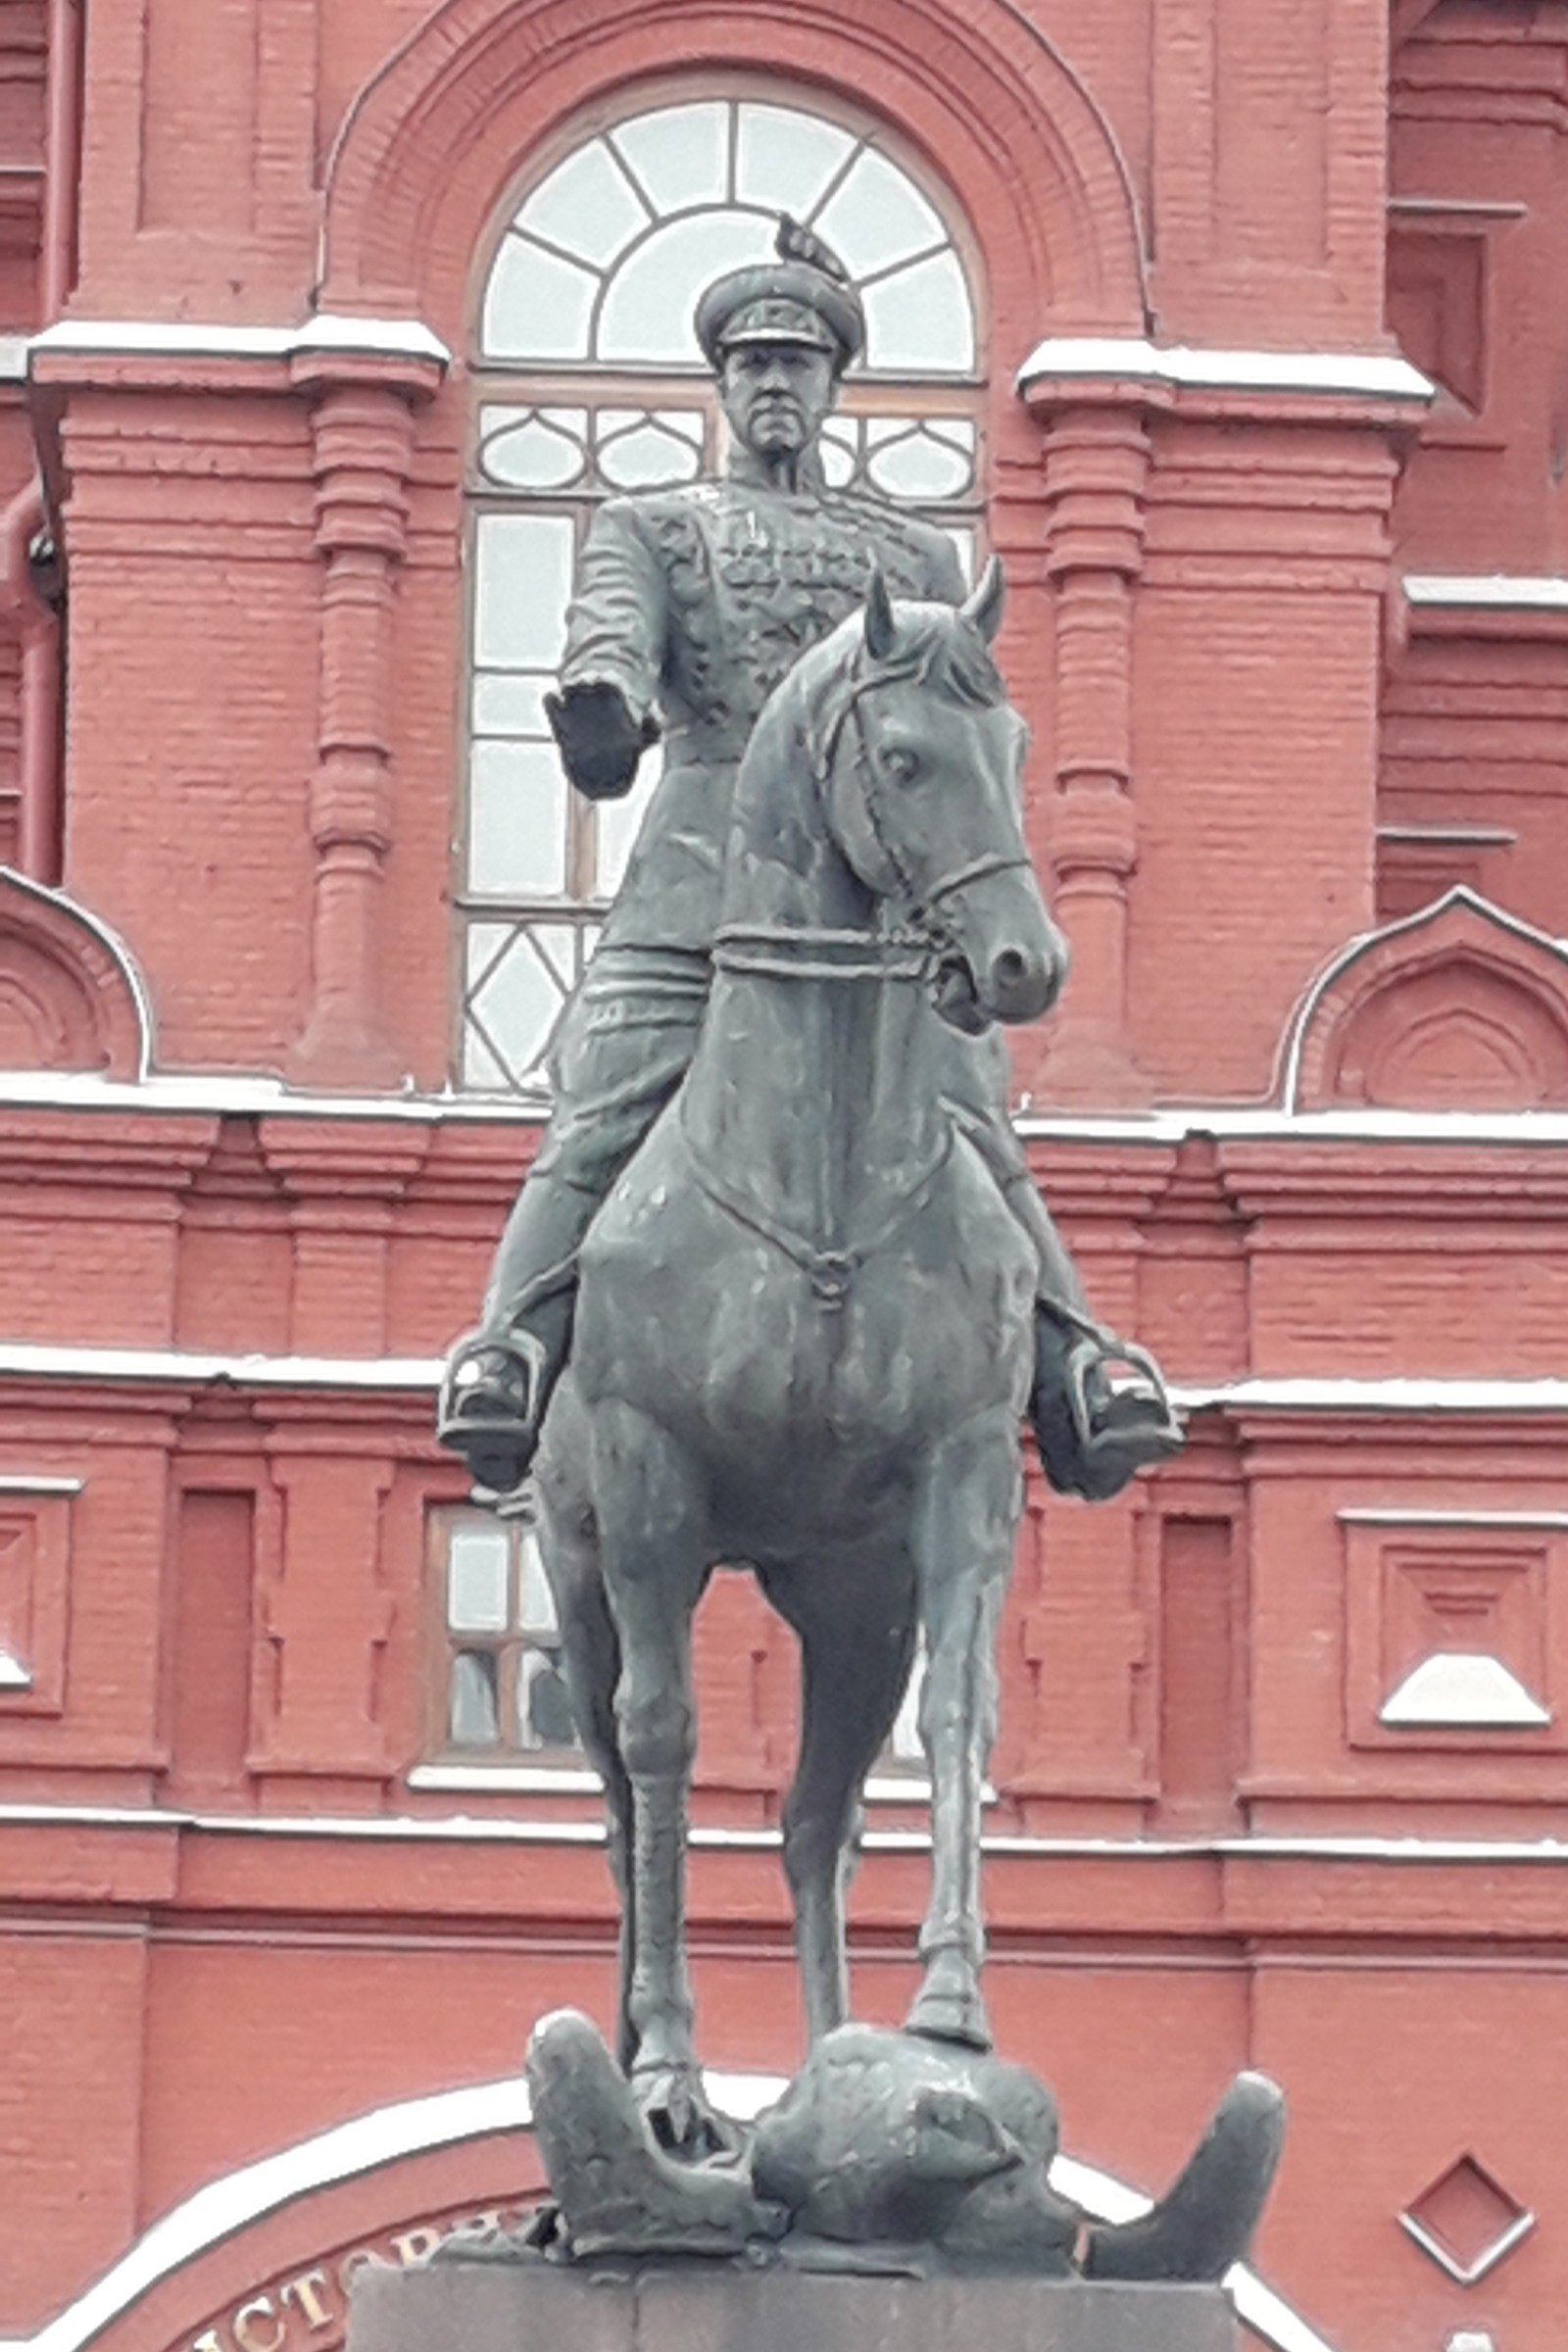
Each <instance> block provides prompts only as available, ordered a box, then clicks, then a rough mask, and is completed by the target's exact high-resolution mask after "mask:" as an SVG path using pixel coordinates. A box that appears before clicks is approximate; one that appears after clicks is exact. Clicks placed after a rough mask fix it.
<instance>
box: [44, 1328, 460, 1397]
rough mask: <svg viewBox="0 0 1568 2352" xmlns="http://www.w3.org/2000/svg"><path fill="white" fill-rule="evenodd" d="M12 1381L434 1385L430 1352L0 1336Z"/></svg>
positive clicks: (437, 1363) (437, 1362)
mask: <svg viewBox="0 0 1568 2352" xmlns="http://www.w3.org/2000/svg"><path fill="white" fill-rule="evenodd" d="M7 1375H9V1376H10V1377H11V1378H12V1379H16V1380H29V1379H45V1380H49V1379H61V1378H64V1379H68V1380H168V1381H180V1382H189V1383H191V1384H192V1385H194V1386H197V1387H200V1386H204V1385H205V1384H206V1383H207V1382H209V1381H214V1380H229V1381H233V1382H235V1383H237V1384H239V1385H242V1386H247V1387H253V1388H273V1389H277V1388H285V1389H300V1388H303V1389H389V1390H416V1391H417V1390H422V1389H434V1388H435V1387H436V1385H437V1383H438V1382H439V1380H440V1378H441V1358H440V1357H439V1356H436V1355H372V1356H361V1355H210V1354H204V1353H200V1352H198V1351H197V1350H195V1349H192V1348H95V1347H86V1346H83V1347H77V1346H73V1345H71V1344H69V1343H65V1344H61V1345H59V1346H54V1345H51V1344H49V1343H48V1342H45V1341H40V1340H3V1341H0V1377H5V1376H7Z"/></svg>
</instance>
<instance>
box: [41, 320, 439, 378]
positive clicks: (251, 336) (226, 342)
mask: <svg viewBox="0 0 1568 2352" xmlns="http://www.w3.org/2000/svg"><path fill="white" fill-rule="evenodd" d="M26 349H27V351H28V354H29V356H30V355H36V354H38V353H45V354H47V353H49V352H57V351H58V352H77V353H81V354H84V355H87V356H91V357H111V358H112V357H115V356H118V355H121V354H123V355H125V356H127V357H131V358H156V357H157V356H158V355H159V354H160V353H170V354H179V355H182V356H185V357H188V358H192V359H215V360H288V359H292V358H294V357H295V355H296V354H297V353H300V352H307V351H338V352H344V353H348V354H353V353H359V354H361V355H363V356H364V357H367V358H372V359H397V360H432V361H434V363H435V365H436V366H437V367H439V368H445V367H447V366H448V365H449V364H450V362H451V359H452V354H451V352H450V351H449V350H448V348H447V346H446V344H445V343H443V342H442V340H441V337H440V336H439V335H438V334H437V333H436V332H435V330H434V329H433V328H432V327H428V326H426V325H425V323H424V321H423V319H356V318H351V317H349V316H347V315H346V314H343V313H341V312H335V311H319V312H317V314H316V315H315V317H314V318H311V319H306V320H305V322H304V324H303V325H300V326H250V325H223V324H215V325H204V324H201V323H200V322H198V321H196V320H193V319H57V320H56V321H55V323H54V325H53V326H46V327H45V328H44V329H43V331H42V333H41V334H36V335H34V336H33V337H32V338H31V341H30V343H29V344H28V345H27V346H26Z"/></svg>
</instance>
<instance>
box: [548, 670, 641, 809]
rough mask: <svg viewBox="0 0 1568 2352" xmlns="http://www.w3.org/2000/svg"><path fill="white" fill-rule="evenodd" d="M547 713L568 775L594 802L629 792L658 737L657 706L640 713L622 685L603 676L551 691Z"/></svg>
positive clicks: (614, 797)
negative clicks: (633, 708) (640, 763)
mask: <svg viewBox="0 0 1568 2352" xmlns="http://www.w3.org/2000/svg"><path fill="white" fill-rule="evenodd" d="M545 716H546V717H547V718H548V719H549V721H550V725H551V730H552V732H553V733H554V735H555V738H556V741H557V743H558V744H560V746H561V757H562V759H563V760H564V761H565V765H566V773H567V775H568V776H569V777H570V778H571V780H572V782H573V784H575V785H576V787H577V790H578V791H579V792H580V793H582V794H584V795H585V797H586V798H587V799H588V800H590V801H618V800H619V799H621V797H622V796H623V795H624V794H625V793H628V792H630V790H631V788H632V783H633V781H634V779H635V777H636V774H637V762H638V761H639V760H641V758H642V756H643V754H644V752H646V751H647V749H648V747H649V745H650V744H653V743H657V742H658V741H659V721H658V719H657V718H655V717H654V715H653V713H652V711H650V712H649V713H648V715H647V717H645V718H640V719H639V718H637V717H635V716H634V715H633V713H632V711H631V708H630V706H629V705H628V703H627V701H626V698H625V696H624V695H623V694H622V693H621V691H620V688H619V687H618V686H612V685H610V684H609V683H608V681H604V680H592V681H589V682H587V683H585V684H583V685H581V686H568V687H566V688H565V689H564V692H563V693H561V694H547V695H546V696H545Z"/></svg>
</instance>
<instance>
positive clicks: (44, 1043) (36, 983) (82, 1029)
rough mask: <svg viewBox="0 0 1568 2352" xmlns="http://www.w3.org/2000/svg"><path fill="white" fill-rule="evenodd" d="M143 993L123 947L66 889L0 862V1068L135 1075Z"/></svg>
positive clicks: (145, 1059) (139, 1073)
mask: <svg viewBox="0 0 1568 2352" xmlns="http://www.w3.org/2000/svg"><path fill="white" fill-rule="evenodd" d="M151 1054H152V1031H151V1019H150V1012H149V1007H148V1003H147V994H146V990H145V988H144V986H143V984H142V980H141V977H140V975H139V973H138V972H137V971H136V968H135V966H134V965H133V963H132V962H131V960H130V957H129V956H128V954H127V953H126V951H125V949H124V947H123V944H122V942H121V941H120V940H119V939H117V938H116V936H115V934H114V933H113V932H112V931H110V930H109V929H108V927H107V926H106V925H104V924H102V923H100V922H98V921H96V920H95V919H94V917H92V916H91V915H89V914H88V913H86V912H85V910H84V909H83V908H82V907H78V906H76V905H75V903H74V902H73V900H71V899H69V898H67V897H66V896H65V894H64V893H63V892H61V891H55V890H48V889H45V887H44V886H43V884H42V883H39V882H31V881H28V880H27V878H26V877H25V875H23V874H18V873H15V872H13V871H12V869H11V868H10V867H9V866H0V1069H7V1070H79V1071H94V1072H97V1073H98V1074H99V1075H101V1076H103V1077H107V1078H122V1079H137V1078H141V1077H144V1076H145V1075H146V1072H147V1068H148V1065H149V1062H150V1060H151Z"/></svg>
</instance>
